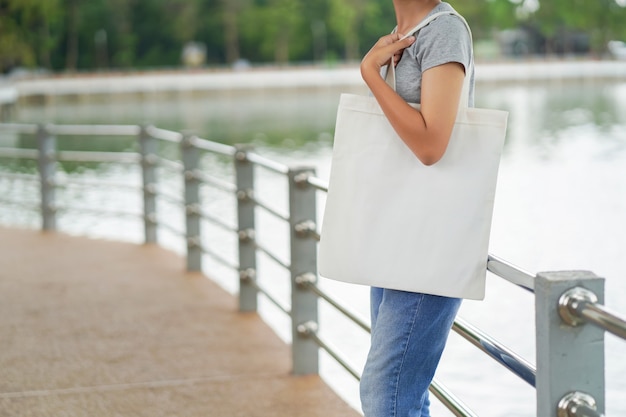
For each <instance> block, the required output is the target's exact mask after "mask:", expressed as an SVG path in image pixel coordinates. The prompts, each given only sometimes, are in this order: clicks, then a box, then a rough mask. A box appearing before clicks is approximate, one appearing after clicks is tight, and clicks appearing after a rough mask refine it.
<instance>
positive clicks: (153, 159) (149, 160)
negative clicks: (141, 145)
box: [143, 153, 159, 166]
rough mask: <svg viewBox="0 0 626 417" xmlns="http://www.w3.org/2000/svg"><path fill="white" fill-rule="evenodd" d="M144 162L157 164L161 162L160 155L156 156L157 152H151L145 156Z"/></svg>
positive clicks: (152, 164) (150, 164)
mask: <svg viewBox="0 0 626 417" xmlns="http://www.w3.org/2000/svg"><path fill="white" fill-rule="evenodd" d="M143 163H144V165H146V166H155V165H156V164H158V163H159V157H158V156H156V155H155V154H153V153H151V154H147V155H146V156H144V158H143Z"/></svg>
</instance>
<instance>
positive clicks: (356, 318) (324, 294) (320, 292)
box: [303, 281, 371, 332]
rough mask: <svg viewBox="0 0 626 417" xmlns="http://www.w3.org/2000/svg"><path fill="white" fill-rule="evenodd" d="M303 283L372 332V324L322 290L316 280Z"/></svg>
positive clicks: (364, 328)
mask: <svg viewBox="0 0 626 417" xmlns="http://www.w3.org/2000/svg"><path fill="white" fill-rule="evenodd" d="M303 285H306V287H307V288H308V289H309V290H311V291H313V292H314V293H315V294H317V295H318V297H320V298H322V299H324V300H325V301H326V302H327V303H328V304H330V305H331V306H333V307H334V308H336V309H337V310H338V311H339V312H340V313H342V314H343V315H344V316H346V317H347V318H349V319H350V320H352V321H353V322H354V323H355V324H357V325H358V326H359V327H361V328H362V329H363V330H365V331H366V332H371V328H370V325H369V324H368V323H366V322H365V320H363V319H362V318H360V317H359V316H357V315H356V314H355V313H353V312H351V311H349V310H348V309H347V308H346V307H343V306H342V305H341V304H339V303H338V302H337V301H335V300H334V299H333V298H331V297H330V296H329V295H328V294H326V293H325V292H324V291H322V290H321V289H320V288H319V287H318V286H317V285H316V284H315V283H314V282H310V281H309V282H304V283H303Z"/></svg>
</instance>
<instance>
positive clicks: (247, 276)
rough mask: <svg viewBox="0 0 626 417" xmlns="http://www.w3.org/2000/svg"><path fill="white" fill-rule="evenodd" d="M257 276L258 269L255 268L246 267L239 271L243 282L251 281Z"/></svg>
mask: <svg viewBox="0 0 626 417" xmlns="http://www.w3.org/2000/svg"><path fill="white" fill-rule="evenodd" d="M255 278H256V270H254V269H253V268H248V269H244V270H243V271H239V280H240V281H242V282H246V281H251V280H253V279H255Z"/></svg>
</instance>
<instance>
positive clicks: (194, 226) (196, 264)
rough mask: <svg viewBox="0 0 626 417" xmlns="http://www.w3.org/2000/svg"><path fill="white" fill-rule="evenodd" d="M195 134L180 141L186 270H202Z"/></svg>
mask: <svg viewBox="0 0 626 417" xmlns="http://www.w3.org/2000/svg"><path fill="white" fill-rule="evenodd" d="M195 141H196V136H195V135H193V134H190V133H185V134H184V135H183V138H182V140H181V142H180V146H181V154H182V160H183V167H184V168H183V169H184V174H183V175H184V177H185V224H186V233H187V234H186V237H187V271H201V270H202V236H201V233H200V212H201V210H200V181H199V180H198V176H197V175H196V172H197V170H198V166H199V163H200V149H198V148H197V147H196V146H195Z"/></svg>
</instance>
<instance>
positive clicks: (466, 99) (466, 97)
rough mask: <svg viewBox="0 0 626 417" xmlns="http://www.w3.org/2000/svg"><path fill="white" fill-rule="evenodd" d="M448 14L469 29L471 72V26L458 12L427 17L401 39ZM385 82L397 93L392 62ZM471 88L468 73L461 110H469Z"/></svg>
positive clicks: (462, 93)
mask: <svg viewBox="0 0 626 417" xmlns="http://www.w3.org/2000/svg"><path fill="white" fill-rule="evenodd" d="M448 14H451V15H454V16H457V17H458V18H459V19H461V21H462V22H463V23H464V24H465V27H466V28H467V31H468V32H469V35H470V66H469V68H467V70H468V71H469V70H470V69H471V68H472V64H473V63H474V45H473V40H472V30H471V29H470V27H469V25H468V24H467V21H466V20H465V18H463V16H461V15H460V14H458V13H457V12H456V11H447V12H438V13H435V14H433V15H431V16H428V17H426V18H425V19H424V20H422V21H421V22H419V24H418V25H417V26H415V27H414V28H413V29H411V30H410V31H409V32H408V33H407V34H406V35H404V36H403V37H402V38H401V39H405V38H408V37H409V36H411V35H412V34H414V33H415V32H417V31H418V30H420V29H422V28H423V27H424V26H426V25H428V24H429V23H430V22H432V21H433V20H435V19H436V18H438V17H440V16H444V15H448ZM396 29H397V28H396ZM396 29H394V30H393V31H394V32H395V31H396ZM385 81H386V82H387V84H388V85H389V86H390V87H391V88H393V91H396V67H395V65H393V64H392V62H391V61H390V62H389V64H388V65H387V72H386V74H385ZM469 87H470V77H469V75H468V74H467V72H466V74H465V80H464V81H463V89H462V90H461V101H460V102H459V107H460V108H461V107H462V108H467V106H468V104H467V103H468V102H469Z"/></svg>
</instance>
